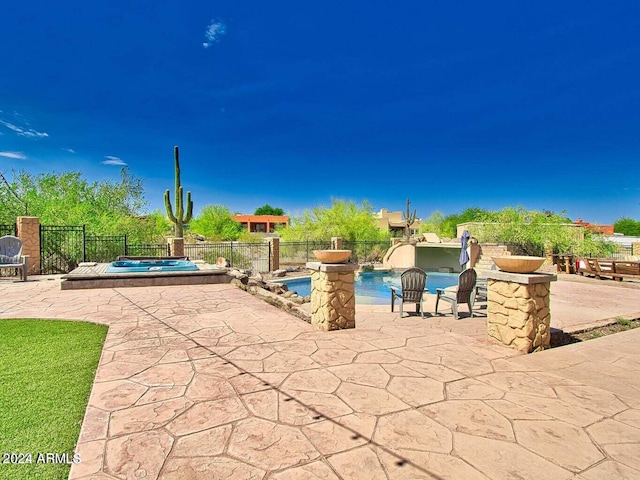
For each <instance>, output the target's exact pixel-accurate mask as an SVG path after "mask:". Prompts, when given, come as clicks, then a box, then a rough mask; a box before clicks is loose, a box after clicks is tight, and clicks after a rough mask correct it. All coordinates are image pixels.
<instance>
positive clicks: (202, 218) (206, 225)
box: [189, 205, 244, 240]
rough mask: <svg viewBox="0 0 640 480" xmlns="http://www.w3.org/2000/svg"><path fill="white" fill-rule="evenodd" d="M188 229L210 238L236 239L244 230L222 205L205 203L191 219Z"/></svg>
mask: <svg viewBox="0 0 640 480" xmlns="http://www.w3.org/2000/svg"><path fill="white" fill-rule="evenodd" d="M189 230H190V231H191V232H193V233H198V234H200V235H203V236H204V237H206V238H207V239H210V240H237V239H238V238H239V237H240V235H241V234H242V232H243V231H244V229H243V228H242V225H240V224H239V223H238V222H236V221H235V220H234V219H233V218H232V216H231V212H230V211H229V209H228V208H227V207H225V206H224V205H205V206H204V207H203V208H202V211H201V212H200V215H198V216H197V217H196V218H194V219H193V220H191V223H190V224H189Z"/></svg>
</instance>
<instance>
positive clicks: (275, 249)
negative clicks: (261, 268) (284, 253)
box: [267, 237, 280, 272]
mask: <svg viewBox="0 0 640 480" xmlns="http://www.w3.org/2000/svg"><path fill="white" fill-rule="evenodd" d="M267 241H268V242H269V269H270V270H271V271H272V272H273V271H275V270H278V269H279V268H280V239H279V238H277V237H272V238H269V239H267Z"/></svg>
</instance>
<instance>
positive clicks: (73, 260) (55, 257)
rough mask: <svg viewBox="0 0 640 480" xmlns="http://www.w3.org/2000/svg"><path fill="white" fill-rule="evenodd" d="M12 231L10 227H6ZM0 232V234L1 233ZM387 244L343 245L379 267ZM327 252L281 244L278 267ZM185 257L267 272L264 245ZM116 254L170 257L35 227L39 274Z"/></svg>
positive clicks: (76, 230) (322, 246) (202, 246)
mask: <svg viewBox="0 0 640 480" xmlns="http://www.w3.org/2000/svg"><path fill="white" fill-rule="evenodd" d="M11 227H14V226H11ZM1 232H2V230H0V233H1ZM389 246H390V245H389V242H388V241H384V242H368V241H363V242H343V248H344V249H347V250H351V251H352V254H351V257H350V261H351V262H355V263H379V262H381V261H382V259H383V257H384V255H385V253H386V252H387V250H388V249H389ZM330 248H331V241H329V240H326V241H305V242H281V243H280V266H281V267H287V266H300V265H304V264H305V263H306V262H309V261H314V260H315V256H314V255H313V250H326V249H330ZM184 253H185V255H186V256H187V257H189V258H190V259H191V260H204V261H205V262H207V263H212V264H213V263H216V262H217V260H218V258H219V257H222V258H224V259H225V260H226V261H227V262H229V264H230V266H232V267H236V268H240V269H247V270H253V271H257V272H268V271H270V270H272V269H273V268H272V267H273V266H272V265H271V264H270V257H271V245H270V244H269V243H266V242H264V243H243V242H219V243H196V244H185V246H184ZM120 255H129V256H150V257H163V256H168V255H170V252H169V246H168V245H167V244H162V243H161V244H130V243H128V241H127V236H126V235H88V234H87V233H86V229H85V227H84V226H50V225H41V226H40V265H41V272H42V273H43V274H56V273H68V272H70V271H72V270H73V269H75V268H76V267H77V266H78V264H79V263H80V262H99V263H102V262H112V261H114V260H115V259H116V258H117V257H118V256H120Z"/></svg>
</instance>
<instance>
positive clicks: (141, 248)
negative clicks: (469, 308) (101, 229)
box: [124, 243, 171, 257]
mask: <svg viewBox="0 0 640 480" xmlns="http://www.w3.org/2000/svg"><path fill="white" fill-rule="evenodd" d="M124 254H125V255H130V256H132V257H168V256H169V255H171V251H170V248H169V244H168V243H125V245H124Z"/></svg>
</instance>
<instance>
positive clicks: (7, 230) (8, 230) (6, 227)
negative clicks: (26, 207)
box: [0, 223, 18, 237]
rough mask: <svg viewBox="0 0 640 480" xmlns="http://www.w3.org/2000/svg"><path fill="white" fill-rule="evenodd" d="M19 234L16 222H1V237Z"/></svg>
mask: <svg viewBox="0 0 640 480" xmlns="http://www.w3.org/2000/svg"><path fill="white" fill-rule="evenodd" d="M17 234H18V227H17V226H16V224H15V223H14V224H13V225H11V224H0V237H4V236H5V235H13V236H16V235H17Z"/></svg>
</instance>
